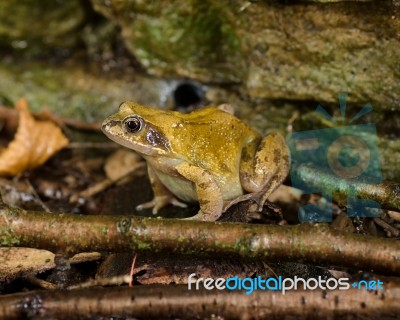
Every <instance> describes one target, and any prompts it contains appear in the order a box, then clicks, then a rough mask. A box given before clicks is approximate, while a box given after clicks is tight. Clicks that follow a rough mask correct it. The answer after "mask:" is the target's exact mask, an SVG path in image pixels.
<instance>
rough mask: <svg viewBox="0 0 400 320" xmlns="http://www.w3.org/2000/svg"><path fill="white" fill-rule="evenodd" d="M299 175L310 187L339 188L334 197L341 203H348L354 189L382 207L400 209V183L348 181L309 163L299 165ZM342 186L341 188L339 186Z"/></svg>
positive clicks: (361, 196) (360, 196)
mask: <svg viewBox="0 0 400 320" xmlns="http://www.w3.org/2000/svg"><path fill="white" fill-rule="evenodd" d="M296 174H297V175H298V177H299V178H300V179H301V180H302V181H303V182H304V184H306V185H307V186H308V187H309V188H310V189H315V190H321V191H322V190H337V192H334V193H333V195H332V196H333V199H334V200H335V201H337V202H338V203H339V204H342V205H346V204H347V191H348V190H350V189H354V191H355V192H356V193H357V196H358V197H359V198H360V199H370V200H374V201H376V202H378V203H379V204H380V205H381V206H382V208H384V209H388V210H396V211H400V185H399V184H398V183H394V182H384V183H381V184H377V185H373V184H368V183H361V182H350V183H351V187H350V184H349V182H347V181H346V180H345V179H342V178H340V177H338V176H335V175H333V174H332V173H330V172H326V171H323V170H321V169H318V168H316V167H314V166H311V165H309V164H307V165H301V166H299V168H298V170H297V171H296ZM339 186H340V188H339Z"/></svg>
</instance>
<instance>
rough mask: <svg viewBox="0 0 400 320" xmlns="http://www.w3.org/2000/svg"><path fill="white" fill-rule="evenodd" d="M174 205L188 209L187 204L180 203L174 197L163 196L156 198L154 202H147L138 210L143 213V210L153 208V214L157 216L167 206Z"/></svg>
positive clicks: (138, 207)
mask: <svg viewBox="0 0 400 320" xmlns="http://www.w3.org/2000/svg"><path fill="white" fill-rule="evenodd" d="M169 204H172V205H174V206H176V207H181V208H186V207H187V205H186V203H183V202H181V201H179V200H178V199H177V198H175V197H174V196H170V195H163V196H155V197H154V198H153V200H151V201H149V202H145V203H142V204H139V205H138V206H136V210H138V211H141V210H143V209H148V208H153V210H152V213H153V214H157V213H158V211H159V210H160V209H162V208H164V207H165V206H167V205H169Z"/></svg>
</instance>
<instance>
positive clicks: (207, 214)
mask: <svg viewBox="0 0 400 320" xmlns="http://www.w3.org/2000/svg"><path fill="white" fill-rule="evenodd" d="M176 170H177V171H178V172H179V174H181V175H182V176H183V177H184V178H185V179H187V180H189V181H192V182H193V183H194V185H195V188H196V194H197V198H198V200H199V203H200V211H199V212H198V213H197V214H196V215H195V216H193V217H191V218H188V219H190V220H201V221H216V220H217V219H218V218H219V217H220V216H221V214H222V209H223V200H222V193H221V190H220V188H219V186H218V184H217V183H216V182H215V179H214V177H213V176H212V174H210V173H209V172H208V171H207V170H205V169H202V168H200V167H197V166H194V165H191V164H188V163H182V164H180V165H178V166H177V167H176Z"/></svg>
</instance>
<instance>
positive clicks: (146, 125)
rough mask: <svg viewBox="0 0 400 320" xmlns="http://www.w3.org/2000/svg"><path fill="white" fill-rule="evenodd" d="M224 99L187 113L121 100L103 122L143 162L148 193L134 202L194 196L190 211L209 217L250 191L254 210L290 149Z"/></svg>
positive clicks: (156, 205)
mask: <svg viewBox="0 0 400 320" xmlns="http://www.w3.org/2000/svg"><path fill="white" fill-rule="evenodd" d="M230 110H231V109H230V106H229V105H221V106H220V107H218V108H215V107H207V108H203V109H199V110H195V111H193V112H191V113H188V114H182V113H179V112H175V111H169V110H160V109H154V108H150V107H146V106H142V105H139V104H136V103H134V102H129V101H128V102H124V103H123V104H121V106H120V108H119V111H118V112H117V113H115V114H113V115H111V116H109V117H108V118H107V119H106V120H104V122H103V124H102V130H103V132H104V133H105V134H106V135H107V136H108V137H109V138H110V139H111V140H113V141H115V142H117V143H119V144H121V145H123V146H125V147H127V148H130V149H133V150H135V151H136V152H138V153H139V154H141V155H142V156H143V157H144V159H145V160H146V162H147V167H148V173H149V178H150V182H151V185H152V188H153V191H154V199H153V200H152V201H150V202H147V203H144V204H141V205H139V206H138V207H137V210H141V209H144V208H153V213H154V214H156V213H157V212H158V210H159V209H161V208H162V207H164V206H165V205H167V204H173V205H176V206H181V207H184V206H186V205H185V204H184V203H182V202H181V201H180V200H182V201H185V202H193V201H198V202H199V203H200V211H199V213H198V214H197V215H195V216H194V217H192V218H190V219H196V220H203V221H215V220H217V219H218V218H219V217H220V216H221V214H222V213H223V212H224V211H225V210H226V209H227V208H229V207H230V206H231V205H233V204H235V203H238V202H240V201H244V200H248V199H252V200H254V201H256V202H257V204H258V208H259V210H260V211H261V210H262V207H263V205H264V203H265V201H266V200H267V198H268V197H269V195H270V194H271V193H272V192H273V191H274V190H275V189H276V188H277V187H278V186H279V185H280V184H281V183H282V182H283V180H284V179H285V178H286V176H287V174H288V172H289V152H288V148H287V146H286V143H285V140H284V138H283V137H282V135H280V134H279V133H272V134H269V135H267V136H266V137H264V138H263V137H261V136H260V135H259V134H258V133H257V132H256V131H255V130H253V129H252V128H251V127H250V126H248V125H247V124H245V123H244V122H242V121H240V120H239V119H238V118H236V117H235V116H234V115H232V114H231V113H230V112H229V111H230Z"/></svg>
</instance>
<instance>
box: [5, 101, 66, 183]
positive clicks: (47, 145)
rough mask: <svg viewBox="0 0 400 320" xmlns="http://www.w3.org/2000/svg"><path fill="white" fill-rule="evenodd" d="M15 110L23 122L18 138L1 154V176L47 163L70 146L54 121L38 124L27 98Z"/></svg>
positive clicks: (20, 124) (19, 127) (18, 129)
mask: <svg viewBox="0 0 400 320" xmlns="http://www.w3.org/2000/svg"><path fill="white" fill-rule="evenodd" d="M15 108H16V109H17V110H18V111H19V122H18V128H17V132H16V134H15V137H14V139H13V140H12V141H11V142H10V143H9V145H8V146H7V148H6V149H4V150H2V151H1V153H0V175H8V176H16V175H18V174H20V173H22V172H24V171H25V170H29V169H33V168H35V167H38V166H40V165H41V164H43V163H44V162H46V161H47V160H48V159H49V158H50V157H51V156H52V155H54V154H55V153H57V152H58V151H59V150H60V149H62V148H64V147H65V146H66V145H67V144H68V139H67V138H66V137H65V136H64V135H63V133H62V132H61V130H60V128H59V127H57V126H56V125H55V124H54V123H53V122H50V121H37V120H35V119H34V118H33V116H32V114H31V113H30V111H29V109H28V104H27V102H26V100H25V99H20V100H19V101H18V102H17V103H16V105H15Z"/></svg>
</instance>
